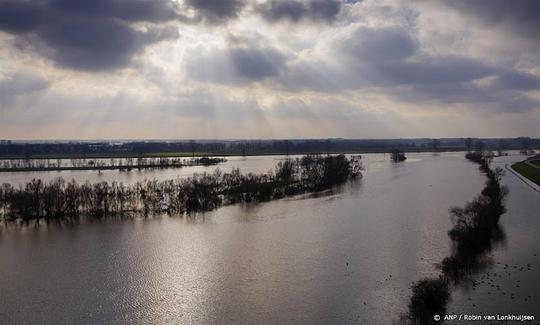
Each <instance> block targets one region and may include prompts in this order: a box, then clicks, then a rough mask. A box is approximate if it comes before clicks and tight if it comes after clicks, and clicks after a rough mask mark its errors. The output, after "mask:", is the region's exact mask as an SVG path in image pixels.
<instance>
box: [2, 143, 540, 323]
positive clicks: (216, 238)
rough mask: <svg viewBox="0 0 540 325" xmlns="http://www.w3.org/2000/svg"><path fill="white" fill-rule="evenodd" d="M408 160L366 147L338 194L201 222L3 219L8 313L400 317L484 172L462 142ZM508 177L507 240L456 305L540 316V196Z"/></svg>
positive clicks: (195, 318)
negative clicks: (359, 174) (34, 223)
mask: <svg viewBox="0 0 540 325" xmlns="http://www.w3.org/2000/svg"><path fill="white" fill-rule="evenodd" d="M407 156H408V159H407V160H406V161H405V162H403V163H397V164H396V163H392V162H390V159H389V156H388V155H383V154H368V155H363V158H362V159H363V161H364V166H365V167H366V170H365V172H364V176H363V178H362V179H361V180H357V181H355V182H353V183H348V184H346V185H344V186H341V187H339V188H336V189H334V190H332V191H326V192H322V193H316V194H310V195H302V196H296V197H292V198H287V199H282V200H277V201H272V202H266V203H259V204H252V205H233V206H227V207H223V208H220V209H218V210H216V211H213V212H209V213H204V214H198V215H193V216H190V217H186V216H183V217H181V216H161V217H155V218H151V219H144V218H136V219H132V220H131V219H130V220H107V221H102V222H94V223H80V224H76V225H65V226H49V227H39V228H34V227H27V228H21V227H14V226H2V227H0V275H1V276H0V292H1V294H0V317H1V319H0V322H5V321H7V323H13V324H42V323H53V324H74V323H77V324H107V323H117V324H177V323H182V324H195V323H203V324H224V323H227V324H299V323H304V324H350V323H360V324H391V323H392V321H394V320H396V319H397V318H398V317H399V314H400V313H402V312H404V311H406V309H407V303H408V299H409V296H410V294H411V292H410V285H411V282H413V281H417V280H419V279H421V278H424V277H426V276H434V275H437V274H438V270H437V269H436V267H435V265H434V264H435V263H438V262H440V261H441V260H442V259H443V258H444V257H445V256H447V255H448V254H449V252H450V240H449V238H448V235H447V232H448V230H449V229H450V228H451V227H452V225H451V220H450V217H449V213H448V209H449V208H450V207H451V206H462V205H463V204H464V203H465V202H466V201H469V200H471V199H472V198H473V197H474V196H475V195H476V194H477V193H478V192H479V191H481V189H482V187H483V184H484V181H485V177H484V176H483V175H482V174H481V173H480V172H479V170H478V167H477V166H476V165H475V164H473V163H471V162H468V161H466V160H465V159H464V157H463V153H441V154H432V153H419V154H408V155H407ZM284 158H285V157H279V156H259V157H245V158H244V157H229V158H228V161H227V162H226V163H223V164H220V165H218V166H217V167H219V168H220V169H221V170H223V171H230V170H231V169H232V168H236V167H238V168H240V169H241V170H242V171H243V172H257V173H260V172H266V171H268V170H270V169H272V168H273V166H274V165H275V164H276V163H277V162H278V161H279V160H281V159H284ZM522 159H523V158H522V157H521V156H507V157H501V158H496V159H495V162H494V166H501V167H503V168H504V167H505V165H506V164H510V163H511V162H514V161H519V160H522ZM215 168H216V166H210V167H202V166H197V167H186V168H181V169H165V170H149V171H141V172H138V171H131V172H119V171H103V172H101V173H97V172H96V171H62V172H32V173H2V174H0V183H3V182H9V183H12V184H22V183H24V182H27V181H29V180H31V179H32V178H41V179H44V180H51V179H54V178H56V177H59V176H62V177H64V178H66V179H72V178H73V179H76V180H77V181H79V182H84V181H87V180H88V181H90V182H98V181H113V180H115V181H122V182H124V183H134V182H136V181H139V180H143V179H145V178H146V179H152V178H157V179H160V180H163V179H171V178H176V177H186V176H189V175H192V174H193V173H195V172H203V171H213V170H214V169H215ZM503 183H504V184H506V185H508V187H509V190H510V195H509V198H508V201H507V209H508V211H507V212H506V214H504V215H503V216H502V219H501V225H502V228H503V229H502V230H503V232H504V235H505V236H504V237H505V240H504V241H503V242H502V243H501V244H500V245H498V246H497V247H495V248H494V249H493V251H492V256H493V265H491V266H489V267H487V268H486V269H485V271H484V272H482V273H480V274H478V281H479V282H480V281H482V282H480V284H479V285H478V286H477V287H475V288H474V290H473V288H470V287H458V288H457V289H456V290H453V291H452V300H451V301H450V304H449V305H448V312H449V313H485V314H497V313H532V312H534V311H535V307H536V306H538V305H539V303H540V283H538V282H537V281H536V280H535V279H537V278H538V276H539V275H540V264H539V263H540V238H539V237H538V233H539V231H540V212H539V211H540V199H539V198H540V197H539V194H538V193H537V192H535V191H533V190H531V189H530V188H529V187H528V185H527V184H525V183H523V182H522V181H521V180H519V179H518V178H517V177H516V176H515V175H514V174H512V173H509V172H507V174H506V176H505V177H504V178H503ZM503 293H504V294H503ZM512 294H513V295H512ZM538 316H539V317H540V315H538Z"/></svg>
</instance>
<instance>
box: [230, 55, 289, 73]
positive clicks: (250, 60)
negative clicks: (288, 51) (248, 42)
mask: <svg viewBox="0 0 540 325" xmlns="http://www.w3.org/2000/svg"><path fill="white" fill-rule="evenodd" d="M229 54H230V57H231V61H232V64H233V66H234V68H235V71H236V72H237V74H238V75H239V76H241V77H242V78H245V79H247V80H253V81H258V80H262V79H264V78H267V77H272V76H276V75H278V74H279V72H280V71H281V69H282V68H283V65H284V63H285V58H284V56H283V55H282V54H281V53H279V52H278V51H276V50H273V49H257V48H233V49H231V50H230V53H229Z"/></svg>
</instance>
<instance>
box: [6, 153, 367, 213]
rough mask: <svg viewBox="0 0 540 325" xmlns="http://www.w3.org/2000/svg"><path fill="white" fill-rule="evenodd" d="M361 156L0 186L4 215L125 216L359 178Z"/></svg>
mask: <svg viewBox="0 0 540 325" xmlns="http://www.w3.org/2000/svg"><path fill="white" fill-rule="evenodd" d="M361 170H362V165H361V161H360V157H351V158H347V157H345V156H344V155H337V156H318V155H310V156H305V157H302V158H300V159H294V160H292V159H287V160H284V161H282V162H280V163H278V165H277V166H276V168H275V172H274V173H269V174H252V173H248V174H242V173H241V172H240V170H239V169H233V170H232V171H231V172H230V173H222V172H221V171H220V170H219V169H216V171H215V172H213V173H202V174H195V175H194V176H192V177H189V178H184V179H174V180H167V181H157V180H151V181H143V182H138V183H136V184H134V185H129V186H126V185H124V184H122V183H117V182H112V183H108V182H101V183H96V184H90V183H84V184H78V183H77V182H75V181H74V180H73V181H71V182H69V183H68V182H66V181H65V180H64V179H62V178H57V179H55V180H54V181H51V182H49V183H43V182H42V181H41V180H39V179H33V180H32V181H30V182H29V183H27V184H26V185H25V186H24V187H20V188H18V189H14V188H13V187H12V186H10V185H9V184H4V185H2V187H0V211H1V213H2V215H3V217H4V220H8V221H17V220H19V221H22V222H29V221H32V220H35V221H37V222H38V223H39V221H40V220H43V219H44V220H45V221H47V222H48V221H60V220H73V219H74V218H76V217H78V216H80V215H87V216H89V217H91V218H101V217H107V216H125V215H129V214H134V213H142V214H144V215H150V214H160V213H169V214H183V213H192V212H202V211H209V210H213V209H216V208H217V207H219V206H221V205H222V204H232V203H247V202H257V201H265V200H270V199H277V198H281V197H283V196H287V195H293V194H297V193H302V192H308V191H318V190H323V189H327V188H330V187H332V186H335V185H340V184H343V183H345V182H346V181H348V180H351V179H354V178H357V177H361V175H362V174H361Z"/></svg>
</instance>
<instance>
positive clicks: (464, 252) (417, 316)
mask: <svg viewBox="0 0 540 325" xmlns="http://www.w3.org/2000/svg"><path fill="white" fill-rule="evenodd" d="M492 157H493V155H492V154H491V153H490V152H478V151H477V152H468V153H467V154H466V158H467V159H469V160H471V161H473V162H475V163H477V164H479V165H480V170H481V171H482V172H483V173H484V174H485V175H486V178H487V180H486V185H485V187H484V189H483V190H482V192H481V193H480V194H478V195H477V196H476V197H475V198H474V199H473V200H472V201H470V202H468V203H467V204H465V206H464V207H452V208H450V210H449V211H450V215H451V218H452V223H453V227H452V229H450V231H449V232H448V236H449V237H450V239H451V240H452V254H451V255H450V256H448V257H445V258H444V259H443V261H442V262H441V264H440V269H441V274H440V276H439V277H438V278H426V279H422V280H420V281H418V282H416V283H415V284H414V285H413V293H412V296H411V300H410V303H409V311H408V313H406V314H404V315H402V316H401V318H400V319H399V320H398V322H397V323H398V324H435V323H437V322H436V321H434V319H433V316H434V315H436V314H438V315H444V311H445V309H446V304H447V303H448V301H449V299H450V288H451V285H454V286H457V285H460V284H462V283H464V282H466V281H469V282H470V281H474V280H473V279H472V277H473V276H474V274H476V273H477V272H479V271H481V270H483V269H484V268H486V267H488V266H489V265H490V264H491V263H492V262H491V260H490V257H489V252H490V251H491V250H492V248H493V247H494V245H496V244H497V243H499V242H501V241H503V240H504V233H503V231H502V229H501V228H500V227H499V219H500V217H501V215H502V214H504V212H505V211H506V210H505V207H504V201H505V198H506V196H507V195H508V189H507V187H506V186H502V185H501V184H500V181H501V178H502V176H503V175H504V171H503V170H502V169H501V168H498V167H497V168H495V169H493V170H492V169H491V168H490V162H491V159H492Z"/></svg>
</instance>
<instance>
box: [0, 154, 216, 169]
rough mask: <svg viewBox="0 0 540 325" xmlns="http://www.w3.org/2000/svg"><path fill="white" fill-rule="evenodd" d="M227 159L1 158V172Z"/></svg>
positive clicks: (152, 166) (207, 163)
mask: <svg viewBox="0 0 540 325" xmlns="http://www.w3.org/2000/svg"><path fill="white" fill-rule="evenodd" d="M225 161H227V160H226V159H225V158H220V157H201V158H190V159H180V158H169V157H160V158H142V157H139V158H137V160H133V158H130V157H128V158H118V159H115V158H111V159H109V160H108V162H107V161H105V160H103V159H101V160H100V159H70V160H69V162H65V163H63V164H62V161H61V160H60V159H58V160H57V162H56V163H52V162H50V161H49V160H48V159H47V160H43V159H22V160H21V159H12V160H0V172H26V171H51V170H105V169H108V170H111V169H118V170H127V171H130V170H132V169H138V170H141V169H160V168H182V167H188V166H211V165H217V164H220V163H222V162H225Z"/></svg>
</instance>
